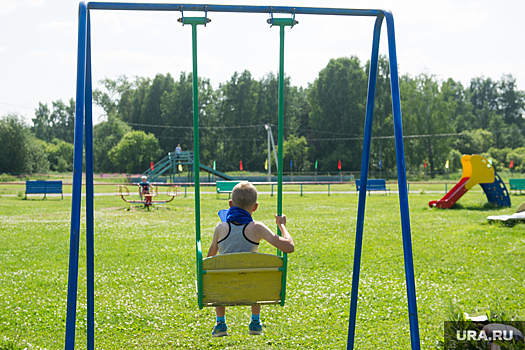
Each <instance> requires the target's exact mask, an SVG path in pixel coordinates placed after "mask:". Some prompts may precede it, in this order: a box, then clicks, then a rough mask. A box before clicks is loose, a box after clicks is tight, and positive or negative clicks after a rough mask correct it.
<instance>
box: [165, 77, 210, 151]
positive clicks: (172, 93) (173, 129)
mask: <svg viewBox="0 0 525 350" xmlns="http://www.w3.org/2000/svg"><path fill="white" fill-rule="evenodd" d="M198 85H199V125H200V126H201V127H206V126H207V125H208V124H211V125H210V126H217V124H215V125H213V124H214V123H213V122H210V123H208V120H209V119H211V118H214V116H213V113H210V112H211V111H212V107H213V106H212V99H213V89H212V87H211V84H210V81H209V80H207V79H202V78H199V79H198ZM160 109H161V118H162V123H161V124H162V125H166V126H168V127H166V128H163V129H157V131H156V134H155V135H159V136H158V137H159V143H160V145H161V147H162V149H164V150H165V151H171V152H173V151H174V150H175V147H176V146H177V144H180V145H181V148H182V149H183V150H185V151H187V150H193V82H192V74H191V73H188V74H186V73H184V72H182V73H181V74H180V76H179V80H178V81H174V82H172V86H171V87H170V88H169V89H168V90H166V91H165V92H164V93H163V95H162V98H161V102H160ZM209 137H210V135H209V132H208V131H207V130H206V131H204V130H200V141H201V145H202V151H203V152H204V153H206V150H207V149H208V147H207V146H208V143H209V142H210V141H209V140H207V138H209ZM212 137H213V136H212ZM210 146H211V147H213V145H212V144H211V145H210ZM203 152H201V155H203V154H202V153H203ZM202 158H203V159H201V160H202V161H206V158H207V155H204V157H202Z"/></svg>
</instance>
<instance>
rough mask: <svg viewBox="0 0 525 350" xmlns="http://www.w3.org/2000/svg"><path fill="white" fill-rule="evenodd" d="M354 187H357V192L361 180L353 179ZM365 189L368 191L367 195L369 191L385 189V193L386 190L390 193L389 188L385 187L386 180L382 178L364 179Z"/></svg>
mask: <svg viewBox="0 0 525 350" xmlns="http://www.w3.org/2000/svg"><path fill="white" fill-rule="evenodd" d="M355 187H356V188H357V192H359V189H360V188H361V180H355ZM366 190H367V191H368V195H370V192H371V191H385V193H386V192H387V191H388V193H389V194H390V188H388V187H386V181H385V180H384V179H368V180H367V181H366Z"/></svg>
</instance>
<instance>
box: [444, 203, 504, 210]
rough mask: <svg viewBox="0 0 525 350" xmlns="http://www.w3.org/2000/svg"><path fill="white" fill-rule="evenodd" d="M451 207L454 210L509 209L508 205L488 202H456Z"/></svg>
mask: <svg viewBox="0 0 525 350" xmlns="http://www.w3.org/2000/svg"><path fill="white" fill-rule="evenodd" d="M450 209H452V210H477V211H492V210H502V209H508V207H500V206H499V205H496V204H492V203H487V202H485V203H484V204H475V205H462V204H460V203H456V204H454V205H453V206H452V207H451V208H450Z"/></svg>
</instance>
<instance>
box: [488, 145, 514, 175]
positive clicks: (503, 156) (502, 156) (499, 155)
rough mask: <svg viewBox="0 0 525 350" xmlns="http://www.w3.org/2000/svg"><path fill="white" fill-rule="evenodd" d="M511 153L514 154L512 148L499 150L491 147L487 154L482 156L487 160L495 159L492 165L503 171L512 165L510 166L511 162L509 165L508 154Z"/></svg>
mask: <svg viewBox="0 0 525 350" xmlns="http://www.w3.org/2000/svg"><path fill="white" fill-rule="evenodd" d="M510 152H512V149H510V148H502V149H498V148H494V147H491V148H489V150H488V151H487V153H486V154H482V156H484V157H485V158H492V159H493V162H492V165H494V168H495V169H496V170H497V171H501V170H503V169H504V168H507V169H508V167H509V165H510V164H509V163H510V162H509V163H507V154H509V153H510Z"/></svg>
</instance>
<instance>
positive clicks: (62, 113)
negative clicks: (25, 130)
mask: <svg viewBox="0 0 525 350" xmlns="http://www.w3.org/2000/svg"><path fill="white" fill-rule="evenodd" d="M52 105H53V109H52V110H49V107H48V106H47V104H42V103H40V102H39V104H38V108H37V109H36V110H35V118H33V125H34V126H33V131H34V133H35V135H36V137H37V138H39V139H41V140H44V141H46V142H51V141H52V140H53V139H55V138H58V139H60V140H64V141H66V142H69V143H73V139H74V128H75V101H74V100H73V99H70V100H69V105H67V104H65V103H64V102H63V101H62V100H57V101H54V102H53V103H52Z"/></svg>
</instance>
